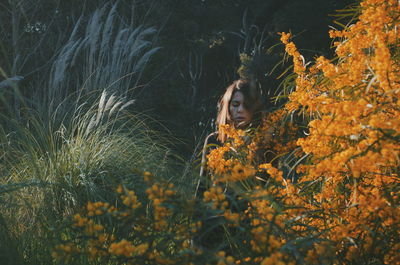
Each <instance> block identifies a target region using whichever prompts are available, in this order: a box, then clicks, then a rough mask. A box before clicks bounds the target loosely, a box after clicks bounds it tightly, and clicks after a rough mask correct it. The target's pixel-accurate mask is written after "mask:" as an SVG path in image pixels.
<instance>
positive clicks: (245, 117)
mask: <svg viewBox="0 0 400 265" xmlns="http://www.w3.org/2000/svg"><path fill="white" fill-rule="evenodd" d="M229 114H230V115H231V118H232V120H233V122H234V124H235V126H236V127H238V128H240V127H244V126H246V125H248V124H249V123H250V122H251V119H252V118H253V113H252V112H251V111H249V110H248V109H246V108H245V105H244V95H243V93H242V92H240V91H235V92H234V94H233V97H232V99H231V101H230V102H229Z"/></svg>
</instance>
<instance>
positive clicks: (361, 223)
mask: <svg viewBox="0 0 400 265" xmlns="http://www.w3.org/2000/svg"><path fill="white" fill-rule="evenodd" d="M399 18H400V4H399V2H398V1H397V0H364V1H362V2H361V5H360V15H359V18H358V20H357V22H355V23H354V24H353V25H351V26H348V27H346V28H344V29H343V30H342V31H331V32H330V35H331V37H332V38H335V39H336V42H335V43H334V46H335V47H336V54H337V57H336V58H335V59H334V60H328V59H327V58H324V57H319V58H317V59H316V62H315V64H313V65H309V66H308V65H306V64H305V63H304V60H303V57H302V56H301V54H300V53H299V52H298V51H297V49H296V46H295V45H294V43H293V42H291V41H290V34H286V33H282V37H281V40H282V42H283V43H284V44H285V46H286V51H287V53H288V54H289V55H290V56H292V57H293V64H294V72H295V74H296V79H295V90H294V91H293V92H292V93H291V94H290V95H289V100H288V102H287V104H286V105H285V106H284V108H282V109H280V110H278V111H276V112H274V113H271V114H269V115H268V116H267V117H265V118H264V120H263V122H262V125H261V126H260V127H259V128H255V129H249V130H247V131H243V130H235V129H234V128H232V127H229V126H225V127H223V128H222V129H223V130H224V132H225V133H226V135H227V136H228V140H227V141H226V142H225V143H224V145H223V146H221V147H219V148H216V149H214V150H212V151H211V152H210V153H209V155H208V164H207V165H208V169H209V172H210V175H211V182H212V185H210V187H208V189H207V190H206V191H205V192H204V194H203V197H202V198H201V199H199V198H197V202H196V203H193V202H191V201H187V200H185V199H184V198H183V197H182V196H181V195H180V194H179V192H178V190H177V189H176V188H174V186H173V185H171V184H168V183H163V182H154V183H153V182H151V180H150V175H149V174H147V173H146V175H147V176H146V179H147V183H148V185H149V188H148V189H147V191H146V194H147V199H146V201H140V200H139V199H138V197H137V196H136V195H135V192H133V191H129V190H125V189H123V188H122V187H119V188H118V193H119V194H120V195H121V197H120V200H119V201H118V202H116V203H115V205H116V206H111V205H110V204H107V203H101V202H97V203H89V204H88V205H87V207H86V210H87V211H86V214H85V216H81V215H75V217H74V223H73V229H74V230H75V231H76V232H78V235H79V236H78V237H77V238H71V239H68V240H65V241H66V242H65V243H64V244H61V245H58V247H57V248H56V250H55V252H54V257H55V258H57V259H58V260H62V259H65V258H71V257H72V256H73V255H71V253H72V254H74V255H81V256H82V255H83V256H87V257H89V258H90V259H91V260H93V261H101V260H108V261H109V260H115V261H116V262H128V263H139V264H190V263H193V264H206V263H210V264H218V265H223V264H262V265H267V264H399V263H400V235H399V230H400V207H399V195H398V194H399V190H400V185H399V184H400V179H399V169H400V160H399V152H400V119H399V117H400V104H399V102H400V101H399V99H398V98H399V93H400V75H399V70H400V65H399V54H400V53H399V51H400V48H399V47H400V46H399V43H400V41H399ZM292 113H300V114H302V115H304V116H308V117H309V119H310V120H311V121H310V122H309V123H308V126H307V127H308V133H307V134H306V135H304V134H303V136H302V137H301V138H300V137H299V130H298V128H299V126H300V124H297V125H296V124H295V123H290V122H288V121H287V120H286V119H285V116H287V115H289V114H292ZM304 136H305V137H304ZM287 157H290V159H291V160H294V161H295V163H287V162H286V161H287V159H286V158H287ZM290 165H291V166H290ZM294 170H296V175H295V176H294V177H293V174H292V173H293V171H294ZM290 174H291V175H290ZM204 211H205V212H206V214H204V213H203V212H204ZM110 219H113V220H114V222H113V225H112V226H110V225H107V224H109V223H107V222H109V220H110ZM199 221H201V222H199ZM221 228H222V229H221ZM207 233H208V234H210V233H213V234H215V237H214V238H216V237H218V238H219V239H220V241H221V244H219V245H217V246H215V244H210V243H211V242H209V241H211V240H210V239H207V238H206V239H204V238H203V235H205V234H207ZM202 238H203V239H202ZM66 254H68V255H66Z"/></svg>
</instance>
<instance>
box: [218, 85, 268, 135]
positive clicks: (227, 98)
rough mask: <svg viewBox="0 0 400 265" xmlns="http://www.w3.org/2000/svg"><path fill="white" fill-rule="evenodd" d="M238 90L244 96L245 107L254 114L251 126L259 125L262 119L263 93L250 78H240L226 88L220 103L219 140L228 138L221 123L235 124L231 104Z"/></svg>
mask: <svg viewBox="0 0 400 265" xmlns="http://www.w3.org/2000/svg"><path fill="white" fill-rule="evenodd" d="M236 91H240V92H242V94H243V97H244V107H245V108H246V109H247V110H248V111H250V112H251V113H252V114H253V119H252V122H251V123H250V126H257V125H258V124H259V123H260V120H261V110H262V105H263V104H262V101H261V94H260V92H259V90H258V89H256V88H255V85H253V84H252V83H251V82H250V81H249V80H247V79H238V80H236V81H234V82H233V83H232V84H231V85H230V86H228V87H227V88H226V91H225V93H224V95H223V96H222V97H221V99H220V101H219V103H218V115H217V121H216V124H217V129H218V140H219V141H221V142H222V143H223V142H225V140H226V135H225V134H224V133H223V132H222V131H221V130H220V125H225V124H230V125H232V124H234V123H233V120H232V118H231V115H230V113H229V104H230V102H231V99H232V98H233V95H234V94H235V92H236Z"/></svg>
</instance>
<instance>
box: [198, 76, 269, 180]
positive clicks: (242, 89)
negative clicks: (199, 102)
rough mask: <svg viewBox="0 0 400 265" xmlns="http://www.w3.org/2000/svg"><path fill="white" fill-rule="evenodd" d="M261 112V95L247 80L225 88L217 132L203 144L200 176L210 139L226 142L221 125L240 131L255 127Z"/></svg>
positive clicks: (209, 136)
mask: <svg viewBox="0 0 400 265" xmlns="http://www.w3.org/2000/svg"><path fill="white" fill-rule="evenodd" d="M261 110H262V101H261V93H259V90H257V89H256V88H255V85H254V84H252V82H250V81H249V80H246V79H239V80H236V81H234V82H233V83H232V84H231V85H230V86H228V87H227V88H226V91H225V93H224V95H223V96H222V97H221V99H220V101H219V103H218V115H217V121H216V125H217V131H216V132H214V133H211V134H210V135H208V136H207V138H206V140H205V142H204V146H203V153H202V158H201V168H200V176H203V175H204V172H205V164H206V154H207V145H208V144H209V141H210V138H211V137H214V136H217V140H218V141H219V142H220V143H224V142H225V141H226V138H227V137H226V135H225V133H224V131H223V130H222V129H221V125H225V124H229V125H233V126H234V127H235V128H240V129H245V128H249V127H256V126H258V125H259V124H260V122H261Z"/></svg>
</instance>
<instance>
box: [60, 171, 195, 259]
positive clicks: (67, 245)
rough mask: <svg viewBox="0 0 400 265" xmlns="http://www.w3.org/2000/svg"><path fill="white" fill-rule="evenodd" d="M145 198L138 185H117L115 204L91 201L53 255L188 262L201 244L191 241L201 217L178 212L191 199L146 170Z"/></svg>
mask: <svg viewBox="0 0 400 265" xmlns="http://www.w3.org/2000/svg"><path fill="white" fill-rule="evenodd" d="M144 178H145V181H146V183H147V185H148V188H147V189H146V195H147V199H143V201H140V200H139V199H138V196H137V195H136V193H135V191H133V190H128V189H126V188H124V187H123V186H119V187H118V188H117V193H118V194H119V200H118V201H116V202H115V203H114V205H111V204H110V203H104V202H95V203H92V202H88V203H87V205H86V209H85V210H84V212H83V213H82V214H76V215H74V217H73V218H72V220H71V223H70V226H71V227H72V231H68V234H70V235H72V236H70V238H68V239H65V240H64V241H65V242H63V244H59V245H57V247H56V248H55V250H54V252H53V257H54V258H55V259H56V260H57V261H58V262H60V263H62V262H65V263H67V264H69V263H72V262H78V263H79V261H81V262H83V260H85V262H87V263H94V264H98V263H102V264H103V263H107V262H115V263H128V264H177V263H178V264H187V262H188V260H190V259H191V256H193V255H195V254H196V253H197V254H199V250H196V249H195V248H194V247H193V246H191V240H192V235H193V234H194V233H195V232H196V230H197V229H199V228H200V226H201V223H199V222H192V221H191V219H190V218H189V217H182V216H178V215H177V214H178V213H180V209H181V208H182V207H186V208H187V207H188V204H190V203H191V202H190V201H187V200H184V199H183V198H182V197H179V195H178V194H177V191H176V188H175V186H174V185H173V184H172V183H166V182H160V181H154V179H153V177H152V174H151V173H149V172H145V174H144Z"/></svg>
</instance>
